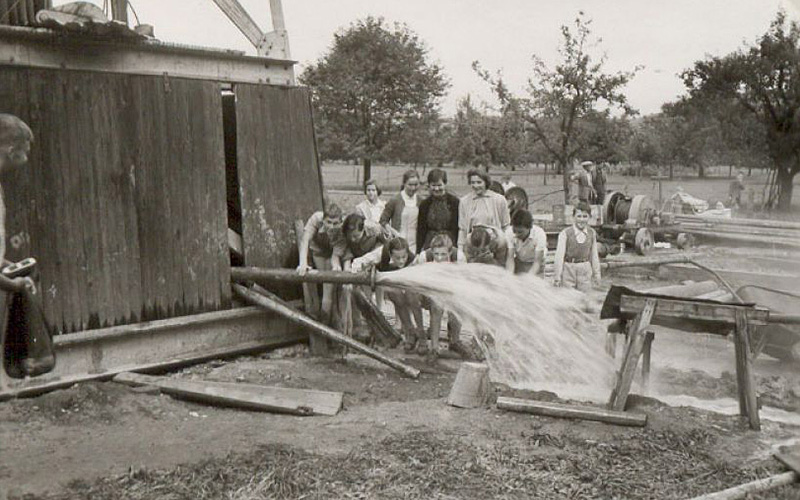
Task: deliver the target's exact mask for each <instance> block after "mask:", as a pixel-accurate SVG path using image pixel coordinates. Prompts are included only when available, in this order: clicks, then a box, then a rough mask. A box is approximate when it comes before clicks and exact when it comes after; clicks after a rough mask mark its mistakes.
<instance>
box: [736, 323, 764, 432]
mask: <svg viewBox="0 0 800 500" xmlns="http://www.w3.org/2000/svg"><path fill="white" fill-rule="evenodd" d="M749 330H750V329H749V325H748V318H747V311H746V310H745V309H744V308H737V309H736V330H735V333H734V334H735V335H736V339H735V350H736V378H737V381H738V383H739V413H740V414H741V415H742V416H743V417H747V419H748V421H749V422H750V428H751V429H753V430H756V431H757V430H761V419H760V418H759V415H758V398H757V396H756V382H755V378H754V376H753V353H752V351H751V350H750V332H749Z"/></svg>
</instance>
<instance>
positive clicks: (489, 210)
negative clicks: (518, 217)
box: [458, 169, 511, 250]
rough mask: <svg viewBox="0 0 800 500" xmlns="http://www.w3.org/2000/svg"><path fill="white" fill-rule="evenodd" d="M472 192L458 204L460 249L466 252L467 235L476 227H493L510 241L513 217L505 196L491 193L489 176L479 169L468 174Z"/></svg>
mask: <svg viewBox="0 0 800 500" xmlns="http://www.w3.org/2000/svg"><path fill="white" fill-rule="evenodd" d="M467 180H468V181H469V185H470V187H471V188H472V192H471V193H469V194H467V195H465V196H462V197H461V200H460V201H459V204H458V248H459V250H464V245H465V243H466V242H467V235H468V234H470V233H471V232H472V228H473V227H474V226H476V225H483V226H491V227H495V228H497V229H499V230H501V231H502V232H503V233H504V234H506V238H507V239H509V240H510V235H511V229H510V228H511V215H510V214H509V211H508V202H507V201H506V198H505V196H503V195H501V194H497V193H495V192H494V191H490V190H489V189H488V188H489V185H490V184H491V182H492V181H491V178H490V177H489V174H487V173H485V172H482V171H480V170H478V169H471V170H470V171H469V172H467Z"/></svg>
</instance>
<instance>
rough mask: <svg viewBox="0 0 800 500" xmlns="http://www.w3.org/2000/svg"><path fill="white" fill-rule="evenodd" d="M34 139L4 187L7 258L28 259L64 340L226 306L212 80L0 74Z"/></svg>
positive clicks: (220, 156)
mask: <svg viewBox="0 0 800 500" xmlns="http://www.w3.org/2000/svg"><path fill="white" fill-rule="evenodd" d="M0 112H10V113H13V114H16V115H18V116H20V117H21V118H23V119H24V120H25V121H26V122H28V123H29V124H30V125H31V127H32V129H33V132H34V134H35V142H34V144H33V149H32V154H31V161H30V162H29V164H28V166H27V167H26V168H24V169H21V170H19V171H17V172H15V173H13V174H12V175H11V176H9V177H8V178H6V179H4V180H3V186H4V188H5V198H6V205H7V206H8V208H9V209H8V216H9V219H8V224H7V229H8V237H9V242H10V244H9V252H8V257H9V258H10V259H19V258H23V257H26V256H29V255H32V256H34V257H36V258H37V260H39V263H40V267H39V269H40V271H41V284H42V289H43V293H44V294H45V309H46V310H45V313H46V316H47V318H48V319H50V320H51V321H53V322H54V323H55V324H56V326H57V327H59V328H60V329H61V330H62V331H64V332H71V331H78V330H84V329H90V328H96V327H103V326H111V325H117V324H125V323H132V322H137V321H143V320H152V319H159V318H166V317H172V316H178V315H183V314H191V313H197V312H203V311H208V310H217V309H223V308H227V307H229V306H230V269H229V262H228V248H227V235H226V230H227V222H226V209H225V206H226V200H225V159H224V147H223V133H222V104H221V94H220V88H219V85H218V84H217V83H214V82H204V81H198V80H181V79H167V78H164V77H149V76H131V75H115V74H103V73H88V72H72V71H58V70H33V69H12V68H3V69H2V71H0Z"/></svg>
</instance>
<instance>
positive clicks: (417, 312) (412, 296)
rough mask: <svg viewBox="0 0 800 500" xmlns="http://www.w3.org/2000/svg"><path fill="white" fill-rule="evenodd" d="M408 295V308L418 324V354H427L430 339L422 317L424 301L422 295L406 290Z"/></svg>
mask: <svg viewBox="0 0 800 500" xmlns="http://www.w3.org/2000/svg"><path fill="white" fill-rule="evenodd" d="M405 296H406V304H408V308H409V309H410V310H411V314H412V315H413V316H414V322H415V324H416V328H415V330H416V332H417V339H418V343H417V354H425V353H426V352H428V340H427V335H426V333H425V323H424V322H423V319H422V303H421V302H422V301H421V297H420V295H419V294H418V293H413V292H405Z"/></svg>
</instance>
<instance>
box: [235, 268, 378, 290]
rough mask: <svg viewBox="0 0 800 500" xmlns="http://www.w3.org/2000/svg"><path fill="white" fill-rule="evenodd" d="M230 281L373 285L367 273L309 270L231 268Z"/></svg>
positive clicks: (370, 276) (371, 278)
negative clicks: (303, 271)
mask: <svg viewBox="0 0 800 500" xmlns="http://www.w3.org/2000/svg"><path fill="white" fill-rule="evenodd" d="M231 279H232V280H233V281H236V282H238V283H240V282H243V281H255V282H256V283H264V282H268V283H274V282H287V283H336V284H339V285H370V286H372V285H373V277H372V275H370V274H369V273H348V272H346V271H318V270H316V269H310V270H308V271H307V272H306V273H305V274H299V273H298V272H297V271H296V270H294V269H282V268H274V269H267V268H263V267H233V268H231Z"/></svg>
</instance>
